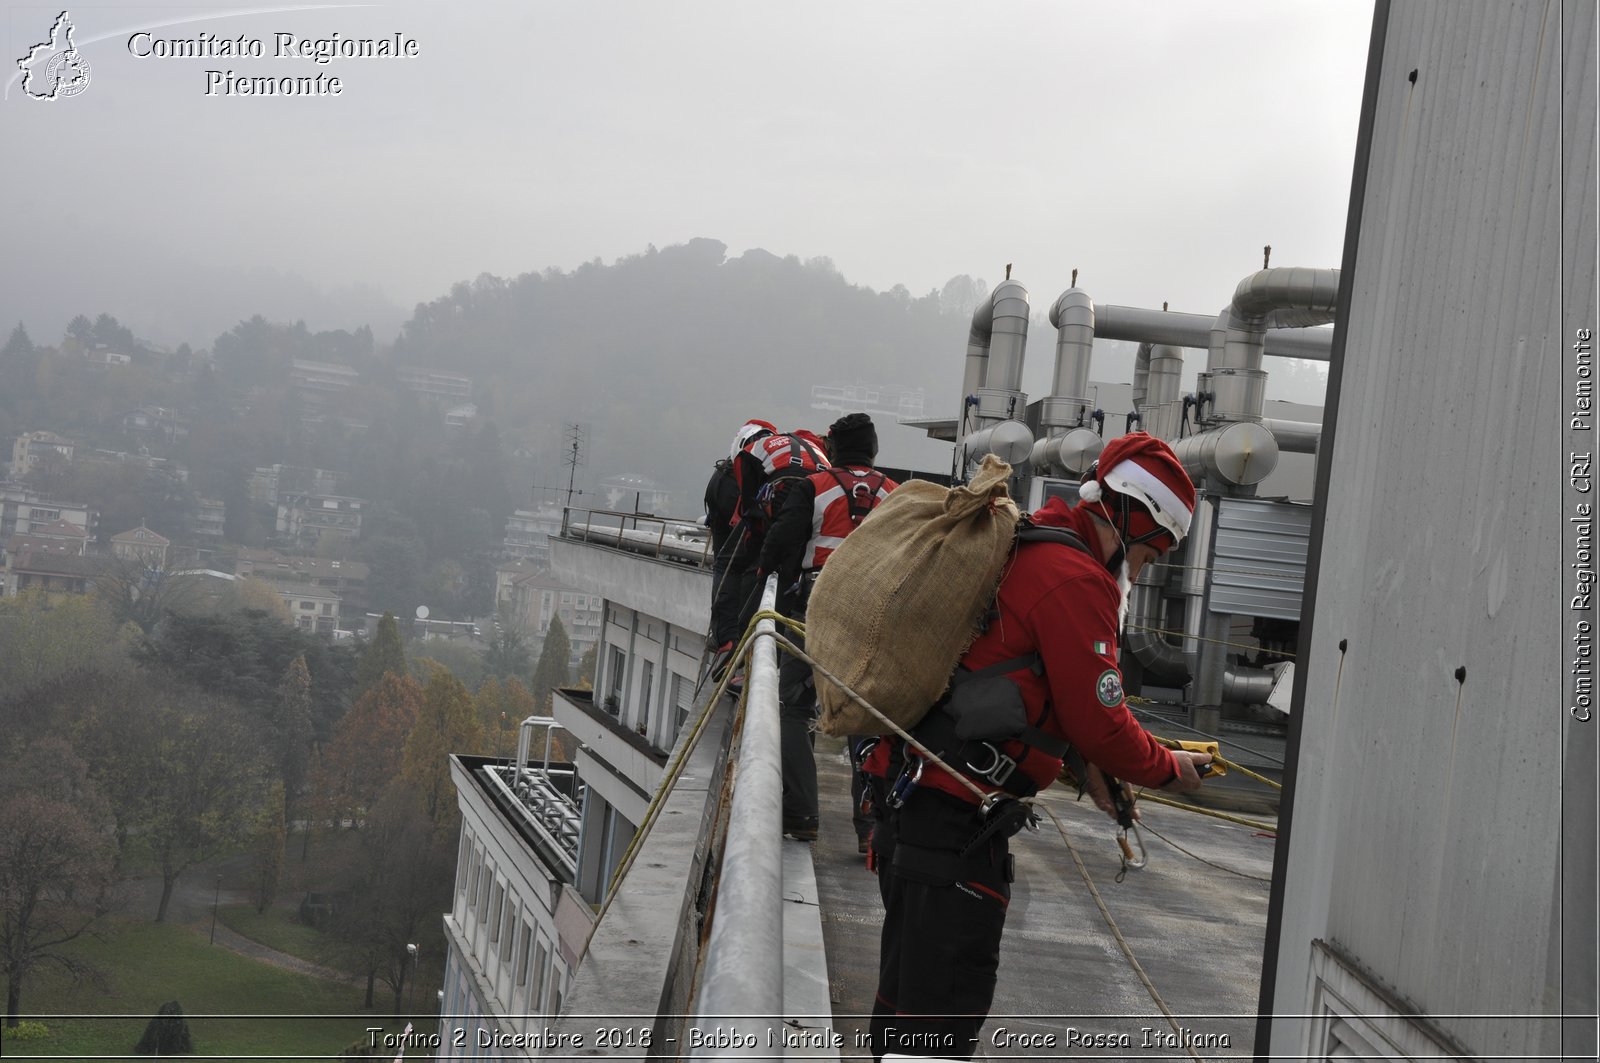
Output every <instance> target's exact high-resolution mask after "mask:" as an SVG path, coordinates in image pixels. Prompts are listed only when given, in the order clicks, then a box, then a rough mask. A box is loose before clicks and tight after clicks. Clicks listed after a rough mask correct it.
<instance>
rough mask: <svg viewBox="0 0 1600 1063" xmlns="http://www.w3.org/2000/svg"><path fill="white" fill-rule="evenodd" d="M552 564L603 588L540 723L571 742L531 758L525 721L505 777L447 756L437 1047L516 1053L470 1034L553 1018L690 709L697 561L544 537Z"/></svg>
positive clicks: (494, 768)
mask: <svg viewBox="0 0 1600 1063" xmlns="http://www.w3.org/2000/svg"><path fill="white" fill-rule="evenodd" d="M551 561H552V565H553V570H554V572H555V574H556V575H557V576H558V577H559V578H560V579H561V581H562V582H563V583H565V584H568V585H570V586H571V587H573V588H584V590H583V591H574V592H571V593H586V594H588V595H590V596H592V597H593V598H595V599H597V600H600V601H603V606H602V609H601V615H603V616H604V623H603V624H602V625H601V626H600V634H599V638H600V644H599V649H598V661H599V662H600V666H599V668H598V669H597V671H598V673H599V674H597V675H596V677H595V681H596V684H597V689H595V690H593V691H587V690H558V691H556V693H555V696H554V717H555V722H557V723H559V725H560V726H561V727H562V728H564V729H565V730H567V731H569V732H571V734H572V735H574V736H575V737H576V738H577V740H578V742H579V743H580V744H579V747H578V752H577V754H576V755H575V756H574V758H573V762H572V763H571V764H554V763H552V764H551V765H550V766H549V768H548V770H546V769H545V768H544V767H543V766H542V765H541V764H540V763H539V762H538V760H537V751H538V750H541V749H542V748H543V745H542V739H541V732H540V731H538V730H535V731H534V733H533V740H532V746H533V748H534V750H535V754H536V755H535V756H534V757H533V758H530V760H531V761H532V763H531V764H530V766H529V767H528V768H527V769H526V770H525V771H524V772H522V773H521V776H520V779H519V777H518V772H517V769H516V766H515V763H514V762H512V763H508V762H506V761H499V760H491V759H487V758H480V757H469V756H456V757H453V758H452V762H451V773H452V778H453V779H454V781H455V784H456V788H457V792H458V799H459V801H460V804H461V812H462V839H461V849H460V854H459V857H458V860H457V870H456V891H455V901H454V904H453V906H452V908H451V911H450V913H449V914H448V915H447V916H446V917H445V930H446V938H447V940H448V942H449V949H450V954H449V957H448V959H447V964H446V971H445V988H444V998H443V1001H442V1012H441V1014H442V1019H441V1030H444V1031H450V1032H452V1033H453V1032H454V1031H456V1030H465V1031H466V1037H465V1042H466V1043H465V1044H464V1045H460V1046H457V1045H453V1044H451V1043H450V1042H451V1041H452V1040H453V1038H452V1037H444V1038H442V1040H443V1041H444V1043H442V1044H441V1045H440V1046H439V1049H438V1051H439V1052H440V1057H439V1058H441V1059H473V1058H497V1059H505V1058H524V1057H521V1056H517V1055H514V1054H511V1053H510V1052H509V1051H508V1050H507V1049H504V1048H494V1049H489V1048H485V1049H481V1050H480V1049H478V1047H477V1046H478V1044H479V1042H480V1038H488V1039H491V1041H492V1038H493V1037H494V1036H497V1035H498V1036H501V1037H504V1038H513V1037H516V1036H518V1035H521V1036H524V1037H526V1036H527V1035H529V1034H530V1033H537V1032H539V1031H541V1030H544V1029H547V1028H548V1027H549V1025H550V1024H552V1023H553V1022H554V1020H555V1017H556V1016H557V1015H558V1014H559V1011H560V1008H561V1002H562V999H563V997H564V995H565V993H566V991H567V988H568V986H569V984H570V981H571V978H572V974H573V972H574V970H575V969H576V967H577V964H578V961H579V958H580V957H581V956H582V954H583V949H584V946H585V944H586V943H587V942H588V940H589V935H590V931H591V929H592V927H593V924H594V919H595V914H594V913H595V912H596V911H597V910H598V909H599V907H600V906H601V905H602V904H603V903H604V901H605V900H606V894H607V890H608V888H609V885H610V880H611V877H612V874H613V873H614V872H615V871H616V869H617V867H618V865H619V863H620V862H621V860H622V858H623V854H624V853H625V852H626V850H627V848H628V845H629V843H630V842H631V841H632V840H633V837H634V834H635V833H636V831H637V830H638V827H639V824H640V823H641V822H643V820H644V818H645V814H646V809H647V807H648V805H649V803H650V800H651V797H652V795H653V794H654V793H655V792H656V789H657V788H658V787H659V786H660V784H661V781H662V778H663V775H664V773H665V769H666V766H667V761H668V755H669V752H670V751H671V749H672V747H673V745H674V743H675V742H676V741H677V739H678V736H679V731H680V729H681V728H682V726H683V724H684V722H685V721H686V720H687V719H688V718H689V716H690V713H691V710H692V709H693V707H694V698H695V682H696V679H697V677H698V675H699V670H700V662H701V655H702V652H703V649H704V646H705V631H706V626H707V623H708V621H709V617H710V598H711V576H710V572H709V570H707V569H702V568H700V567H699V565H698V564H697V563H684V562H681V561H673V560H666V559H662V558H659V557H654V556H646V555H645V554H641V553H636V552H633V551H631V550H629V549H622V548H619V547H617V546H610V545H604V544H602V543H597V542H582V541H577V540H574V539H571V538H553V539H552V540H551ZM479 1031H483V1033H482V1034H481V1035H480V1032H479ZM502 1043H507V1042H502ZM480 1051H481V1053H482V1054H475V1052H480ZM531 1055H532V1053H530V1055H529V1058H531Z"/></svg>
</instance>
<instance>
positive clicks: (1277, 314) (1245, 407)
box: [1206, 266, 1339, 421]
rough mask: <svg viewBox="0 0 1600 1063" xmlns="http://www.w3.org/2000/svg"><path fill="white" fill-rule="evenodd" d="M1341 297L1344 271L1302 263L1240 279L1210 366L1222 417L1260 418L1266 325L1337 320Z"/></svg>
mask: <svg viewBox="0 0 1600 1063" xmlns="http://www.w3.org/2000/svg"><path fill="white" fill-rule="evenodd" d="M1338 303H1339V271H1338V270H1336V269H1305V268H1301V267H1298V266H1288V267H1275V268H1273V269H1263V270H1257V271H1256V272H1255V273H1252V274H1250V276H1248V277H1246V278H1244V280H1242V281H1240V282H1239V286H1238V287H1237V288H1235V289H1234V291H1233V302H1232V303H1231V304H1229V307H1228V318H1227V323H1226V326H1225V328H1226V334H1225V336H1224V338H1223V342H1222V345H1221V349H1220V350H1219V349H1218V348H1217V347H1216V346H1215V345H1213V346H1212V347H1211V357H1210V359H1209V360H1208V361H1207V363H1206V372H1208V373H1209V374H1211V390H1212V392H1213V394H1214V395H1215V401H1214V403H1213V405H1212V408H1211V411H1210V413H1211V415H1212V417H1214V418H1215V419H1216V420H1221V421H1258V420H1260V419H1261V410H1262V404H1263V402H1264V401H1265V398H1266V375H1265V373H1263V372H1262V369H1261V359H1262V356H1263V355H1264V354H1265V353H1266V347H1267V329H1269V328H1271V327H1272V326H1274V325H1279V326H1284V325H1289V326H1295V327H1304V326H1309V325H1322V324H1326V323H1328V322H1330V321H1332V320H1333V317H1334V312H1335V310H1336V309H1337V308H1338Z"/></svg>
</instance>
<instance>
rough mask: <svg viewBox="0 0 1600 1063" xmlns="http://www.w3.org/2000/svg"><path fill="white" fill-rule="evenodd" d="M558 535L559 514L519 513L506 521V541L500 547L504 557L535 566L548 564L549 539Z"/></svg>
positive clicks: (551, 511)
mask: <svg viewBox="0 0 1600 1063" xmlns="http://www.w3.org/2000/svg"><path fill="white" fill-rule="evenodd" d="M560 532H561V510H559V509H557V508H555V507H553V506H551V507H546V508H543V509H538V510H532V509H519V510H517V511H516V512H515V513H513V514H511V516H509V517H507V518H506V537H505V539H504V540H503V541H502V543H501V546H502V548H503V550H504V551H505V553H506V555H507V556H508V557H514V558H518V557H520V558H527V559H528V560H530V561H532V562H534V563H535V564H536V565H541V566H543V565H548V564H549V562H550V536H552V535H559V534H560Z"/></svg>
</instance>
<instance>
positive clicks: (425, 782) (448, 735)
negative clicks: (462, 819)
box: [400, 668, 483, 829]
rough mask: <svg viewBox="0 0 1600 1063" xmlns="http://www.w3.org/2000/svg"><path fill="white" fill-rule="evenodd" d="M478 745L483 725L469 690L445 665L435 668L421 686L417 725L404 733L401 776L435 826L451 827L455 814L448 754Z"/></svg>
mask: <svg viewBox="0 0 1600 1063" xmlns="http://www.w3.org/2000/svg"><path fill="white" fill-rule="evenodd" d="M482 749H483V727H482V726H481V725H480V724H479V723H478V717H477V713H476V712H475V711H474V710H473V704H472V695H471V694H469V693H467V688H466V687H464V686H462V685H461V681H460V680H458V679H457V678H456V677H455V676H453V675H451V674H450V673H449V672H448V671H447V670H445V669H443V668H439V669H436V670H435V671H434V673H433V677H432V678H430V679H429V680H428V685H427V686H426V687H425V688H424V689H423V692H422V710H421V712H420V713H419V715H418V716H417V723H416V726H415V727H413V728H412V729H411V734H410V735H409V736H408V737H407V738H406V747H405V756H404V758H403V761H402V764H401V769H400V775H401V777H402V778H403V779H404V780H405V781H406V784H407V785H408V786H409V787H410V788H411V791H412V793H413V794H415V795H416V799H417V801H418V803H419V804H420V806H421V808H422V810H423V813H424V814H425V815H426V816H427V817H428V819H429V820H430V821H431V822H432V823H433V824H434V825H435V826H436V827H437V828H439V829H447V828H453V827H454V825H455V822H456V816H457V814H458V809H457V808H456V789H455V785H454V784H453V783H452V782H451V781H450V754H452V753H471V754H476V753H479V752H481V751H482Z"/></svg>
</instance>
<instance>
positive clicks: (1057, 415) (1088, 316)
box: [1039, 287, 1095, 429]
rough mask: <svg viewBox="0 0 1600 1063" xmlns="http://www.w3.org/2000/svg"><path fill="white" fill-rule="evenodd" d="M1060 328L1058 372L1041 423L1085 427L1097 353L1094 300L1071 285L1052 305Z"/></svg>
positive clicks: (1053, 322) (1055, 324)
mask: <svg viewBox="0 0 1600 1063" xmlns="http://www.w3.org/2000/svg"><path fill="white" fill-rule="evenodd" d="M1050 325H1051V327H1053V328H1054V329H1055V330H1056V372H1055V377H1054V378H1053V379H1052V380H1051V383H1050V397H1049V398H1047V399H1045V400H1044V406H1043V408H1042V409H1041V410H1040V413H1039V423H1040V425H1042V426H1043V427H1044V428H1046V429H1051V428H1081V427H1083V424H1084V421H1085V418H1087V416H1088V414H1089V406H1090V403H1089V399H1088V392H1089V362H1090V359H1091V357H1092V356H1093V353H1094V335H1095V333H1094V300H1093V299H1090V298H1089V293H1088V292H1086V291H1084V290H1083V289H1082V288H1077V287H1073V288H1068V289H1067V290H1066V291H1064V292H1062V293H1061V295H1060V296H1059V297H1057V299H1056V301H1055V303H1054V304H1052V305H1051V307H1050Z"/></svg>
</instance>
